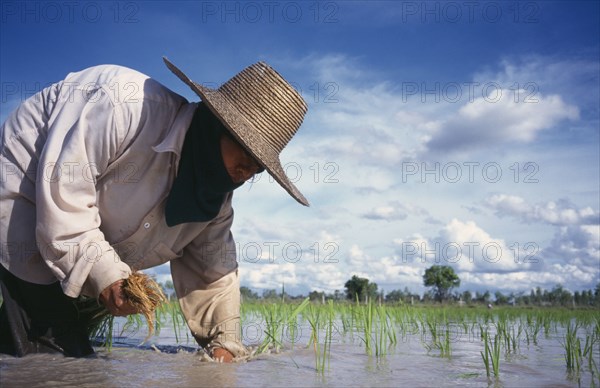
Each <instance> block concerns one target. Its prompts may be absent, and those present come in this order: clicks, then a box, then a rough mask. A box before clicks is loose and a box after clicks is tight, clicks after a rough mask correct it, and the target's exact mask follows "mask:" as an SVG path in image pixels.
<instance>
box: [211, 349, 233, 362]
mask: <svg viewBox="0 0 600 388" xmlns="http://www.w3.org/2000/svg"><path fill="white" fill-rule="evenodd" d="M210 355H211V357H212V358H214V359H215V360H216V361H221V362H232V361H233V354H231V353H230V352H229V351H228V350H226V349H223V348H214V349H213V350H212V352H210Z"/></svg>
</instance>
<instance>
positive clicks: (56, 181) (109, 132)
mask: <svg viewBox="0 0 600 388" xmlns="http://www.w3.org/2000/svg"><path fill="white" fill-rule="evenodd" d="M63 97H64V98H69V100H68V101H66V102H65V103H64V106H62V107H61V109H60V110H59V111H58V112H57V113H55V114H53V117H51V120H50V123H49V128H48V137H47V139H46V143H45V145H44V149H43V151H42V153H41V155H40V160H39V164H38V173H37V177H36V213H37V214H36V216H37V223H36V239H37V243H38V248H39V250H40V253H41V255H42V257H43V258H44V261H45V262H46V263H47V264H48V266H49V267H50V269H51V270H52V272H53V273H54V275H55V276H56V277H57V278H58V279H59V281H60V282H61V285H62V288H63V291H64V293H65V294H66V295H68V296H71V297H77V296H78V295H80V294H81V293H84V294H86V295H89V296H93V297H98V295H99V294H100V292H101V291H102V290H103V289H104V288H106V287H108V286H109V285H110V284H112V283H113V282H115V281H117V280H119V279H125V278H127V277H128V276H129V274H130V273H131V269H130V268H129V266H128V265H127V264H125V263H124V262H122V261H121V260H120V258H119V256H118V255H117V254H116V252H115V251H114V249H113V248H112V247H111V246H110V244H109V243H108V242H107V241H106V240H105V237H104V234H103V233H102V231H101V230H100V224H101V219H100V214H99V210H98V207H97V201H96V195H97V190H96V183H97V180H98V178H99V177H100V176H101V175H102V174H103V173H104V172H105V171H106V170H107V168H108V166H109V163H110V162H111V160H112V159H113V158H115V155H116V154H117V151H118V147H119V145H120V143H121V142H122V140H123V132H122V131H123V129H124V128H123V125H122V123H119V120H118V119H117V117H119V115H118V112H117V111H118V110H119V109H120V108H119V106H115V105H114V104H113V103H112V101H111V100H110V98H109V96H108V94H107V93H106V92H105V91H104V90H103V89H102V87H98V88H97V89H95V90H92V89H90V88H88V89H85V90H83V89H73V90H71V91H70V92H69V93H68V94H66V95H64V96H63Z"/></svg>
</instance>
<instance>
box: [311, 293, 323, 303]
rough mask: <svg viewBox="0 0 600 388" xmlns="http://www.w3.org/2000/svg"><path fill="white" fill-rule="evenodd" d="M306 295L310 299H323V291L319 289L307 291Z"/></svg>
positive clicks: (319, 300)
mask: <svg viewBox="0 0 600 388" xmlns="http://www.w3.org/2000/svg"><path fill="white" fill-rule="evenodd" d="M308 297H309V298H310V300H313V301H316V302H321V301H322V300H323V299H325V293H324V292H319V291H311V292H309V293H308Z"/></svg>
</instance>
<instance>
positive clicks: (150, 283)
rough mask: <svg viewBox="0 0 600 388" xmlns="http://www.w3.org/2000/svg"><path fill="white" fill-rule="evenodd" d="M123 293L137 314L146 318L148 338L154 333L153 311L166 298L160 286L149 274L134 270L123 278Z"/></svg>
mask: <svg viewBox="0 0 600 388" xmlns="http://www.w3.org/2000/svg"><path fill="white" fill-rule="evenodd" d="M123 295H124V296H125V298H126V299H127V302H128V303H129V304H131V305H132V306H133V307H134V308H135V309H136V310H137V312H138V313H139V314H142V315H143V316H144V318H146V322H147V323H148V336H147V337H146V338H149V337H150V336H152V334H153V333H154V311H155V310H156V308H157V307H158V306H159V305H160V304H161V303H164V302H166V300H167V298H166V297H165V294H164V293H163V291H162V288H161V287H160V286H159V285H158V283H156V281H155V280H154V279H152V278H151V277H150V276H148V275H146V274H144V273H141V272H134V273H132V274H131V275H129V277H128V278H127V279H125V280H123Z"/></svg>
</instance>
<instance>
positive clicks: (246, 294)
mask: <svg viewBox="0 0 600 388" xmlns="http://www.w3.org/2000/svg"><path fill="white" fill-rule="evenodd" d="M240 295H241V296H242V300H251V299H258V294H257V293H256V292H254V291H252V290H251V289H250V288H248V287H246V286H241V287H240Z"/></svg>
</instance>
